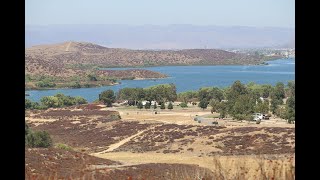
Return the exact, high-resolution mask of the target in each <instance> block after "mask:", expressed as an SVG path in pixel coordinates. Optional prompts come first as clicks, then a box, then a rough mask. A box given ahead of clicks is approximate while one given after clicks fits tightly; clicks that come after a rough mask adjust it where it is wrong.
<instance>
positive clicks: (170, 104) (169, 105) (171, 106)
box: [168, 102, 173, 110]
mask: <svg viewBox="0 0 320 180" xmlns="http://www.w3.org/2000/svg"><path fill="white" fill-rule="evenodd" d="M168 109H170V110H171V109H173V105H172V103H171V102H169V104H168Z"/></svg>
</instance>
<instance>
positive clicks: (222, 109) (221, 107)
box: [216, 102, 227, 118]
mask: <svg viewBox="0 0 320 180" xmlns="http://www.w3.org/2000/svg"><path fill="white" fill-rule="evenodd" d="M216 108H217V112H218V113H219V114H220V115H219V118H225V117H226V115H227V103H225V102H219V103H218V104H217V106H216Z"/></svg>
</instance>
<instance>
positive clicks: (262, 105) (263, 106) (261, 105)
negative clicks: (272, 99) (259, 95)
mask: <svg viewBox="0 0 320 180" xmlns="http://www.w3.org/2000/svg"><path fill="white" fill-rule="evenodd" d="M255 112H258V113H263V114H267V113H268V112H269V101H268V100H267V99H266V100H264V101H263V102H262V101H261V100H260V99H258V103H257V104H256V106H255Z"/></svg>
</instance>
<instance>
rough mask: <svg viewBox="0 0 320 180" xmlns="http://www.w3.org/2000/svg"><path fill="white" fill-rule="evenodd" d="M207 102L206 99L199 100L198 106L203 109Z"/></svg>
mask: <svg viewBox="0 0 320 180" xmlns="http://www.w3.org/2000/svg"><path fill="white" fill-rule="evenodd" d="M208 104H209V103H208V102H207V101H206V100H201V101H200V103H199V105H198V106H199V107H200V108H202V109H203V110H204V109H206V108H207V107H208Z"/></svg>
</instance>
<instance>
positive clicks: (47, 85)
mask: <svg viewBox="0 0 320 180" xmlns="http://www.w3.org/2000/svg"><path fill="white" fill-rule="evenodd" d="M36 86H37V87H42V88H52V87H55V86H56V84H55V83H53V82H50V81H48V80H43V81H39V82H37V83H36Z"/></svg>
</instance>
